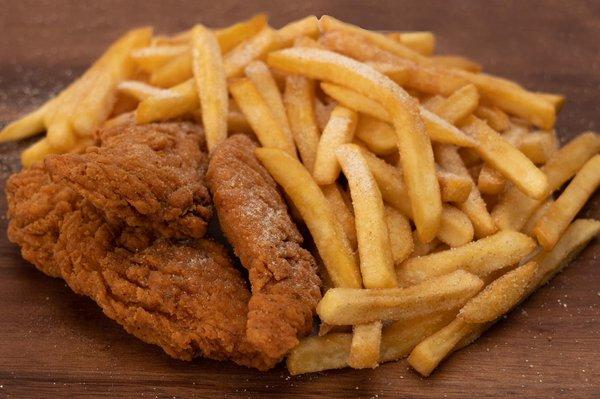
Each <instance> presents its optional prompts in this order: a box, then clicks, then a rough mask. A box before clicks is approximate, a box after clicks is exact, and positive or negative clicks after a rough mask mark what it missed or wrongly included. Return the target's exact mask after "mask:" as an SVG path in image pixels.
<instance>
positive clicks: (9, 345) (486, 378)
mask: <svg viewBox="0 0 600 399" xmlns="http://www.w3.org/2000/svg"><path fill="white" fill-rule="evenodd" d="M278 3H279V4H277V5H276V4H275V2H265V1H257V0H247V1H239V2H237V1H230V0H219V1H160V0H146V1H127V2H125V1H117V0H110V1H108V0H104V1H97V2H91V1H87V2H85V1H75V0H73V1H19V2H16V1H12V0H3V1H0V10H2V11H0V121H1V122H2V123H5V122H7V121H8V120H11V119H13V118H15V117H16V116H18V115H19V114H21V113H23V112H25V111H28V110H30V109H32V108H33V107H34V106H35V105H37V104H40V103H41V102H42V101H44V100H45V99H46V98H48V97H49V96H50V95H51V94H53V93H56V92H57V91H58V90H59V89H60V88H62V87H63V86H64V85H65V84H66V83H67V82H68V81H70V80H71V79H72V78H73V76H75V75H77V74H79V73H80V72H81V71H82V70H83V68H84V67H85V66H86V65H88V64H89V63H90V61H91V60H93V59H94V58H95V57H96V56H97V55H98V54H99V53H100V51H101V50H102V49H103V48H104V47H105V46H106V45H107V44H108V43H109V42H111V41H112V40H113V39H115V38H116V37H117V36H118V35H120V34H121V33H122V32H123V31H124V30H125V29H127V28H129V27H132V26H136V25H142V24H149V25H154V26H156V27H157V29H158V30H159V31H162V32H174V31H177V30H181V29H184V28H186V27H188V26H190V25H192V24H193V23H195V22H203V23H205V24H208V25H210V26H221V25H225V24H228V23H230V22H233V21H236V20H239V19H241V18H244V17H247V16H249V15H250V14H251V13H254V12H258V11H261V10H266V11H269V12H270V14H271V15H272V19H271V21H272V24H273V25H274V26H281V25H282V24H284V23H285V22H287V21H290V20H292V19H296V18H299V17H302V16H305V15H308V14H310V13H313V14H316V15H321V14H332V15H334V16H336V17H338V18H341V19H344V20H348V21H350V22H354V23H358V24H360V25H363V26H365V27H368V28H374V29H390V30H391V29H399V30H419V29H420V30H425V29H427V30H433V31H434V32H436V34H437V35H438V43H439V49H440V51H441V52H444V53H460V54H465V55H468V56H470V57H472V58H474V59H475V60H477V61H480V62H481V63H483V65H485V67H486V69H487V70H489V71H491V72H493V73H497V74H500V75H503V76H507V77H509V78H513V79H516V80H518V81H520V82H522V83H524V84H525V85H526V86H527V87H531V88H535V89H537V90H543V91H550V92H560V93H564V94H566V95H567V96H568V99H569V100H568V102H567V104H566V106H565V108H564V110H563V112H562V115H561V118H560V121H559V123H558V130H559V133H560V137H561V138H562V139H563V140H566V139H568V138H569V137H571V136H573V135H574V134H576V133H579V132H581V131H583V130H587V129H597V130H598V129H600V117H599V115H600V101H599V99H598V94H599V88H600V61H599V59H598V54H599V53H600V40H599V39H600V4H599V3H598V2H594V1H589V2H583V1H568V2H565V1H543V2H540V1H527V2H520V1H508V2H495V1H494V2H492V1H483V2H476V1H459V2H448V3H446V2H442V1H423V0H422V1H416V2H394V1H328V0H321V1H313V0H304V1H298V2H293V1H287V2H278ZM23 147H24V145H23V144H18V145H15V144H4V145H2V146H0V153H1V154H2V155H0V166H1V167H0V180H1V182H2V183H0V184H2V185H4V181H5V179H6V177H7V176H8V175H9V174H10V173H12V172H14V171H16V170H18V169H19V165H18V152H19V150H21V149H22V148H23ZM599 200H600V196H598V195H596V196H595V199H594V200H593V201H592V202H591V203H590V204H589V205H588V206H587V208H586V210H584V212H583V214H584V215H586V216H589V217H595V218H600V206H599ZM5 211H6V203H5V199H4V196H2V198H1V199H0V212H1V213H2V215H4V214H5ZM5 229H6V218H5V217H2V220H1V226H0V230H1V231H5ZM599 256H600V245H599V244H598V243H597V242H596V243H593V244H592V245H590V246H589V247H588V248H587V249H586V250H585V251H584V252H583V253H582V254H581V256H580V257H579V258H578V259H577V261H576V262H575V263H574V264H572V265H571V266H570V267H569V268H568V269H567V270H566V272H565V273H563V274H562V275H560V276H558V277H557V278H555V279H554V280H553V281H552V282H551V284H550V285H548V286H546V287H545V288H543V289H541V290H540V291H539V292H537V293H536V294H535V295H533V297H532V298H530V299H529V300H528V301H527V302H526V303H524V304H523V305H522V306H521V307H520V308H519V309H517V310H516V311H514V312H512V313H511V314H510V315H509V316H508V317H507V319H506V320H502V321H500V322H499V323H498V324H497V325H496V326H495V327H494V328H492V329H491V330H490V331H489V332H487V333H486V334H485V335H484V336H483V337H482V338H481V339H480V340H479V341H478V342H477V343H475V344H474V345H471V346H470V347H469V348H467V349H465V350H462V351H460V352H459V353H457V354H455V355H453V356H452V357H451V358H450V359H449V360H448V361H446V362H445V363H443V365H442V366H441V367H440V368H439V370H438V371H436V372H435V374H434V375H433V376H432V377H431V378H429V379H423V378H420V377H418V376H417V374H416V373H414V372H413V371H411V370H410V369H408V368H407V365H406V362H404V361H401V362H398V363H391V364H385V365H383V366H380V367H379V368H378V369H376V370H366V371H354V370H341V371H332V372H326V373H319V374H315V375H307V376H300V377H289V376H288V374H287V372H286V370H285V368H284V367H278V368H276V369H275V370H273V371H271V372H268V373H258V372H256V371H254V370H249V369H246V368H243V367H238V366H235V365H234V364H232V363H227V362H223V363H220V362H214V361H208V360H197V361H194V362H192V363H186V362H181V361H176V360H173V359H171V358H169V357H168V356H166V355H165V354H164V353H163V352H162V351H161V350H160V349H159V348H157V347H155V346H151V345H147V344H144V343H142V342H140V341H138V340H137V339H135V338H133V337H132V336H130V335H128V334H126V333H125V332H124V331H123V330H122V329H121V328H120V327H119V326H118V325H117V324H116V323H114V322H113V321H111V320H109V319H107V318H106V317H104V316H103V315H102V313H101V311H100V310H99V309H98V307H96V306H95V304H94V303H92V301H91V300H89V299H87V298H83V297H79V296H77V295H75V294H73V293H72V292H71V291H70V290H69V289H68V288H67V287H66V286H65V284H64V283H63V282H62V281H60V280H57V279H51V278H48V277H46V276H44V275H43V274H42V273H40V272H38V271H36V270H35V269H34V268H33V267H32V266H31V265H29V264H27V263H26V262H24V261H23V260H22V259H21V257H20V255H19V251H18V248H17V247H15V246H14V245H12V244H11V243H9V242H8V241H7V239H6V236H5V234H2V235H1V236H0V397H19V398H23V397H75V396H81V395H85V394H88V395H94V396H103V397H134V396H135V397H263V396H273V397H281V396H290V397H291V396H294V397H329V396H339V397H349V396H357V397H365V398H366V397H391V396H401V397H456V398H464V397H467V396H471V397H480V396H481V397H483V396H486V397H500V396H505V395H515V396H523V397H544V398H550V397H569V398H573V397H589V398H591V397H599V396H600V360H599V359H600V284H599V283H600V268H598V266H599V265H598V257H599Z"/></svg>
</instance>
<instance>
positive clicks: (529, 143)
mask: <svg viewBox="0 0 600 399" xmlns="http://www.w3.org/2000/svg"><path fill="white" fill-rule="evenodd" d="M558 147H559V143H558V138H557V137H556V133H555V132H554V131H548V132H545V131H535V132H531V133H528V134H526V135H524V136H523V137H522V138H521V140H520V142H519V150H521V152H522V153H523V154H525V156H526V157H527V158H529V159H530V160H531V162H533V163H534V164H536V165H540V164H545V163H546V162H548V160H549V159H550V157H551V156H552V155H554V153H555V152H556V151H558Z"/></svg>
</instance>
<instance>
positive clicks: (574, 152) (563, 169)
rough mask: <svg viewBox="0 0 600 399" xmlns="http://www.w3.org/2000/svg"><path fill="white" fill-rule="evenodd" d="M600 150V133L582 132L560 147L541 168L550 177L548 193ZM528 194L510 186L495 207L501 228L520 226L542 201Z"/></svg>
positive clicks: (521, 226)
mask: <svg viewBox="0 0 600 399" xmlns="http://www.w3.org/2000/svg"><path fill="white" fill-rule="evenodd" d="M598 151H600V136H598V135H597V134H596V133H593V132H586V133H583V134H581V135H579V136H577V137H576V138H574V139H573V140H571V141H570V142H569V143H567V144H566V145H565V146H563V147H562V148H561V149H559V150H558V151H557V152H556V153H555V154H554V155H553V156H552V157H551V158H550V159H549V160H548V162H546V164H545V165H544V166H543V167H542V168H541V169H542V172H544V173H545V174H546V177H547V179H548V191H547V194H546V197H548V196H549V195H550V194H551V193H552V192H553V191H554V190H557V189H558V188H560V187H561V186H562V185H563V184H564V183H565V182H566V181H567V180H569V179H570V178H571V177H573V176H574V175H575V174H576V173H577V171H578V170H579V169H581V167H582V166H583V165H584V164H585V163H586V162H587V161H588V160H589V159H590V158H591V157H593V156H594V155H596V154H597V153H598ZM544 199H545V198H542V199H541V200H536V199H533V198H530V197H528V196H527V195H525V194H523V193H522V192H521V191H519V189H518V188H516V187H514V186H511V187H509V188H507V190H506V191H505V192H504V193H503V195H502V197H501V198H500V202H499V203H498V205H496V207H495V208H494V210H493V211H492V217H493V218H494V222H495V223H496V225H497V226H498V227H500V228H501V229H514V230H521V229H522V228H523V226H524V225H525V223H526V222H527V219H529V217H530V216H531V214H532V213H533V212H534V211H535V210H536V209H537V207H538V206H540V205H541V203H542V201H543V200H544Z"/></svg>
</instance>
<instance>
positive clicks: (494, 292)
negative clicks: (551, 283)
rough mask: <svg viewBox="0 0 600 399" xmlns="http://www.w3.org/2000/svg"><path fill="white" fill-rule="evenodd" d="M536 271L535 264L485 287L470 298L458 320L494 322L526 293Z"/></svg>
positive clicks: (525, 265)
mask: <svg viewBox="0 0 600 399" xmlns="http://www.w3.org/2000/svg"><path fill="white" fill-rule="evenodd" d="M537 271H538V264H537V263H536V262H528V263H526V264H524V265H523V266H520V267H517V268H516V269H514V270H511V271H509V272H508V273H506V274H504V275H502V276H501V277H499V278H498V279H496V280H494V281H493V282H492V283H491V284H490V285H488V286H487V287H485V289H484V290H483V291H481V292H480V293H479V294H478V295H477V296H475V297H473V298H471V299H470V300H469V302H467V303H466V304H465V306H463V307H462V309H461V310H460V312H459V313H458V316H457V317H458V318H460V319H462V320H465V321H467V322H469V323H487V322H490V321H494V320H496V319H497V318H499V317H501V316H502V315H503V314H505V313H507V312H508V311H510V310H511V309H512V308H513V307H514V306H515V305H516V304H517V303H518V302H519V301H520V299H521V298H522V297H523V295H524V294H525V293H526V292H527V289H528V288H529V286H530V285H531V284H532V283H533V281H534V277H535V276H536V274H537Z"/></svg>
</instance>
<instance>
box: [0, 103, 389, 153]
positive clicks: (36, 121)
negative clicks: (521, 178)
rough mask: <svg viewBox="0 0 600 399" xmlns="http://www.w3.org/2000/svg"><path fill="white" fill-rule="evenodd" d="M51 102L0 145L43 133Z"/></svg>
mask: <svg viewBox="0 0 600 399" xmlns="http://www.w3.org/2000/svg"><path fill="white" fill-rule="evenodd" d="M51 101H52V100H50V101H49V102H46V103H45V104H44V105H42V106H41V107H39V108H37V109H36V110H34V111H32V112H30V113H28V114H27V115H24V116H22V117H21V118H19V119H17V120H16V121H14V122H11V123H9V124H8V125H6V126H5V127H4V129H2V131H0V143H4V142H6V141H16V140H22V139H26V138H28V137H31V136H35V135H36V134H38V133H41V132H42V131H44V130H45V129H46V125H45V124H44V116H45V115H46V112H47V110H48V107H49V104H50V102H51ZM394 145H395V143H394Z"/></svg>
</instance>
